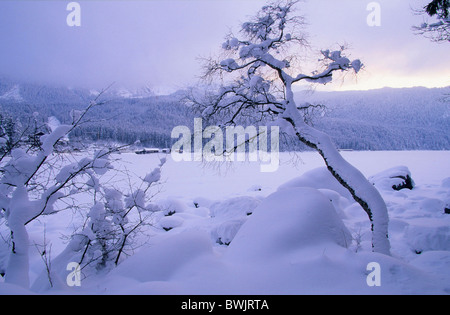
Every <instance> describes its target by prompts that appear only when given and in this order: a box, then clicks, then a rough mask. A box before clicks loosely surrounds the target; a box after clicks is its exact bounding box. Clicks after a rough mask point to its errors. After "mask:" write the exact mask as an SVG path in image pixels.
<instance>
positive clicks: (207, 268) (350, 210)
mask: <svg viewBox="0 0 450 315" xmlns="http://www.w3.org/2000/svg"><path fill="white" fill-rule="evenodd" d="M342 154H343V156H344V157H345V158H346V159H347V160H348V161H349V162H351V163H352V164H353V165H355V166H356V167H357V168H358V169H360V170H361V171H362V172H363V174H364V175H366V176H367V177H370V176H372V175H375V174H378V173H380V172H383V171H385V170H387V169H390V168H393V167H397V166H406V167H407V168H408V169H409V171H410V172H411V175H412V178H413V180H414V182H415V185H416V186H415V187H414V189H412V190H409V189H403V190H400V191H394V190H392V189H390V187H389V185H387V187H386V185H384V184H385V183H383V181H380V182H379V186H377V187H378V188H379V189H380V191H381V193H382V195H383V197H384V199H385V201H386V203H387V206H388V209H389V216H390V229H389V233H390V235H389V236H390V241H391V247H392V256H391V257H388V256H384V255H381V254H376V253H372V251H371V232H370V223H369V220H368V217H367V215H366V214H365V213H364V212H363V210H362V209H361V208H360V206H359V205H357V204H356V203H355V202H354V201H353V200H351V199H350V198H348V196H347V193H346V191H343V190H342V189H341V187H340V186H339V185H336V182H334V179H333V178H331V177H330V175H329V174H328V172H327V171H326V170H325V169H323V161H322V160H321V158H320V157H319V155H318V154H316V153H314V152H306V153H296V154H290V153H282V154H281V160H282V162H281V165H280V168H279V169H278V171H276V172H273V173H262V172H260V168H259V165H258V164H257V163H233V164H231V165H222V166H219V165H205V164H201V163H197V162H174V161H172V160H171V159H170V156H169V158H168V162H167V163H166V164H165V165H164V167H163V170H162V177H163V181H162V185H161V186H160V192H159V193H158V194H157V195H156V196H155V197H154V200H155V201H156V202H157V203H158V204H160V206H161V208H162V209H165V211H161V212H158V213H155V216H154V218H153V222H154V226H153V227H152V228H150V230H149V231H148V235H150V237H149V239H148V240H147V241H146V243H145V245H143V246H141V247H139V248H137V249H136V251H135V253H134V255H132V256H131V257H129V258H127V259H126V260H125V261H123V262H122V263H121V264H120V265H119V266H118V267H117V268H115V269H113V270H112V271H111V272H109V273H107V274H99V275H91V276H89V277H87V278H83V279H82V281H81V286H79V287H77V286H74V287H69V286H68V285H67V284H66V278H65V276H67V275H68V274H69V273H70V271H67V269H66V266H67V264H68V263H69V261H64V259H63V258H64V257H63V256H60V257H57V256H58V254H59V253H61V252H62V251H63V249H64V247H65V246H66V244H65V241H64V240H63V239H62V238H61V235H68V234H70V233H71V232H72V230H73V228H72V225H73V222H74V221H75V220H76V216H74V215H73V214H72V212H70V211H65V212H61V213H60V214H57V215H52V216H50V217H48V218H46V221H45V227H46V238H47V241H48V240H51V244H52V258H56V259H55V260H54V262H53V264H52V268H54V273H55V275H54V277H55V278H56V277H57V275H59V277H60V279H54V287H53V288H52V289H50V290H49V289H42V288H46V287H48V281H47V276H46V272H45V266H44V264H43V262H42V259H41V257H40V255H39V253H38V252H37V250H36V249H35V248H34V247H33V248H30V279H31V283H33V282H34V285H32V291H26V290H23V289H19V288H17V287H15V286H12V285H7V284H5V283H3V280H0V294H10V293H36V292H37V293H43V294H56V293H58V294H60V293H62V294H450V214H445V213H444V209H445V208H446V207H447V208H449V206H450V164H449V162H448V161H450V152H449V151H398V152H342ZM116 157H117V158H119V161H118V162H116V164H117V167H118V168H124V167H126V168H127V169H128V170H129V172H130V173H131V174H135V176H137V177H138V176H141V177H143V176H145V174H146V173H148V172H149V171H151V170H152V169H153V168H154V167H155V166H156V165H157V164H158V162H159V158H161V157H162V155H160V156H158V155H136V154H133V153H124V154H121V155H117V156H116ZM300 176H302V177H301V178H300V179H299V178H298V177H300ZM115 180H116V181H117V182H118V183H120V179H117V178H116V179H115ZM122 184H123V185H128V184H129V183H128V182H127V181H125V180H124V181H123V183H122ZM377 184H378V182H377ZM169 212H170V213H172V215H170V216H169V215H167V214H168V213H169ZM43 223H44V222H43V221H40V222H34V223H33V225H32V226H30V227H29V234H30V238H31V242H30V243H31V244H33V241H35V242H36V243H39V242H42V234H43V233H42V229H43V226H44V224H43ZM370 263H376V264H375V265H376V266H378V267H379V268H375V269H372V268H371V267H370V268H368V266H373V264H372V265H369V264H370ZM371 280H374V281H375V282H373V281H371ZM378 280H379V282H378ZM373 283H375V284H376V285H373V286H371V285H370V284H373Z"/></svg>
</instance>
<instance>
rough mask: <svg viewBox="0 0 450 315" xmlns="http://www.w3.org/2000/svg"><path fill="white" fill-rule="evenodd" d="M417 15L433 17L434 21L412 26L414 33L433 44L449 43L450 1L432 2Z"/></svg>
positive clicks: (434, 0) (437, 0) (436, 0)
mask: <svg viewBox="0 0 450 315" xmlns="http://www.w3.org/2000/svg"><path fill="white" fill-rule="evenodd" d="M418 13H419V14H421V15H429V16H430V17H434V18H435V19H436V21H434V22H431V23H430V22H428V21H427V22H423V23H422V24H421V25H419V26H414V27H413V29H414V30H415V31H416V33H418V34H421V35H424V36H426V37H428V38H430V39H431V40H432V41H435V42H444V41H450V0H433V1H431V2H430V3H428V4H427V5H426V6H425V7H424V8H423V9H422V10H419V11H418Z"/></svg>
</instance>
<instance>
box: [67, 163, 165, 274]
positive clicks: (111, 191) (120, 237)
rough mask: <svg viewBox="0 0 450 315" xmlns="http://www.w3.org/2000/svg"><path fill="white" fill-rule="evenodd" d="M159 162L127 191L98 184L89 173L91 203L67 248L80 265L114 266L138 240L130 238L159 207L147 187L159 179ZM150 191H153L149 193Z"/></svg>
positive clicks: (93, 174)
mask: <svg viewBox="0 0 450 315" xmlns="http://www.w3.org/2000/svg"><path fill="white" fill-rule="evenodd" d="M165 162H166V160H165V159H161V161H160V164H159V165H158V166H157V167H156V168H155V169H154V170H153V171H152V172H150V173H149V174H147V175H146V176H145V177H144V178H143V179H142V181H141V182H140V186H139V187H132V188H130V191H129V192H128V193H126V194H125V193H124V192H123V191H122V190H119V189H116V188H114V187H107V185H105V184H101V183H100V179H99V178H98V176H97V175H96V174H95V173H94V172H89V180H88V182H87V184H88V185H89V186H90V187H91V188H92V191H93V192H94V194H93V195H94V202H93V204H92V207H91V208H90V210H89V212H88V214H87V218H86V223H85V224H84V227H83V228H82V230H81V231H79V232H77V233H76V234H75V235H73V236H72V241H71V242H72V244H71V245H70V246H69V247H71V248H76V249H77V250H76V251H75V253H74V256H78V257H75V258H76V260H77V261H78V263H79V265H80V266H81V268H82V269H83V268H85V267H87V266H91V267H93V268H94V269H95V270H102V269H105V268H108V267H110V266H116V265H117V264H118V263H119V262H120V261H121V259H122V258H123V257H124V256H127V255H129V254H130V252H131V251H132V250H133V249H134V247H135V246H138V245H139V244H138V242H135V241H134V238H135V237H137V236H138V234H140V233H139V232H140V231H141V228H143V227H145V226H146V225H149V224H151V217H152V214H153V213H154V212H155V211H159V207H158V206H157V205H155V204H154V203H153V202H152V200H151V197H152V194H150V192H151V188H152V187H153V186H154V185H157V184H158V183H159V181H160V179H161V168H162V166H163V165H164V164H165ZM151 193H154V192H151Z"/></svg>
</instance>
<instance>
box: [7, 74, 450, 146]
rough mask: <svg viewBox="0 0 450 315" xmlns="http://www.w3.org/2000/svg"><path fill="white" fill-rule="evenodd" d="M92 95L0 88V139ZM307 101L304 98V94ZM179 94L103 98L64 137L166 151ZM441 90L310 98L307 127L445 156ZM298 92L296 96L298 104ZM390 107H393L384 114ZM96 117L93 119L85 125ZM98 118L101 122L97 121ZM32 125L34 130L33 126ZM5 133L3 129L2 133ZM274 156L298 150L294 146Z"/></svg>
mask: <svg viewBox="0 0 450 315" xmlns="http://www.w3.org/2000/svg"><path fill="white" fill-rule="evenodd" d="M92 93H94V92H93V91H87V90H81V89H69V88H56V87H50V86H45V85H41V86H39V85H33V84H23V83H22V84H18V83H14V82H11V81H8V80H5V79H2V80H0V114H2V118H1V122H0V123H1V124H2V127H3V128H4V131H3V132H6V131H8V130H9V131H8V132H10V133H11V132H14V130H15V132H16V136H17V135H18V134H19V132H20V129H21V128H23V126H25V125H29V123H30V119H31V118H32V117H33V114H34V113H39V117H38V118H40V119H41V120H46V119H47V117H50V116H55V117H57V118H58V119H59V120H61V121H62V122H64V121H65V120H66V119H67V117H68V115H67V114H68V113H69V112H70V110H72V109H73V108H83V106H84V104H86V103H87V102H88V101H89V100H90V99H91V98H92V97H93V94H92ZM307 93H309V92H307ZM181 94H182V93H181V91H180V92H179V93H176V94H174V95H170V96H155V95H153V96H151V95H146V96H145V97H143V96H138V97H130V95H127V97H124V96H123V95H124V94H123V91H122V94H120V95H118V93H115V92H114V93H113V92H111V93H109V94H108V93H106V96H105V97H104V98H105V99H106V100H108V101H109V102H108V103H107V104H105V106H103V107H100V108H97V109H95V111H93V112H92V114H91V120H92V122H90V123H86V124H83V125H82V126H79V129H78V130H76V131H75V132H74V133H73V134H72V135H71V136H72V137H77V138H79V139H83V140H90V141H97V140H104V141H116V142H119V143H127V144H130V143H134V142H135V141H137V140H140V142H141V144H142V145H144V146H151V147H161V148H164V147H169V146H170V144H171V143H173V141H174V140H173V139H171V138H170V133H171V131H172V129H173V128H174V127H175V126H179V125H181V126H188V127H190V128H193V122H194V116H195V115H194V114H193V113H191V112H190V111H189V109H188V108H186V107H185V106H184V105H182V104H181V102H180V98H181V97H180V96H181ZM449 94H450V89H449V88H442V89H426V88H420V87H418V88H405V89H388V88H386V89H380V90H372V91H351V92H314V93H312V94H307V98H308V100H309V101H311V102H317V103H321V104H324V105H326V109H325V110H324V112H323V113H319V114H324V116H323V117H319V118H320V119H316V120H313V122H314V123H315V126H316V127H317V128H318V129H320V130H323V131H325V132H326V133H328V134H329V135H331V137H332V139H333V140H334V142H335V143H336V145H337V147H339V148H343V149H353V150H449V149H450V138H449V135H448V132H447V131H448V129H449V127H450V120H449V118H450V99H449V96H448V95H449ZM304 95H305V92H298V93H296V97H298V98H299V99H300V98H302V99H304ZM393 104H394V106H392V105H393ZM93 117H97V118H93ZM98 117H101V118H98ZM33 123H34V122H33ZM8 128H9V129H8ZM281 149H282V150H297V149H304V147H302V146H299V145H298V144H297V143H296V142H295V141H292V142H287V143H285V144H281Z"/></svg>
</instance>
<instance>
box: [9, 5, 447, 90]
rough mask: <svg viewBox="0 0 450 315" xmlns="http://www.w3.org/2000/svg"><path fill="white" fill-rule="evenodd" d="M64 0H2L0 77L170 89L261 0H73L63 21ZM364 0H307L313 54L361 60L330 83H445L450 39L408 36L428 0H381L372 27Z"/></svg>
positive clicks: (194, 72)
mask: <svg viewBox="0 0 450 315" xmlns="http://www.w3.org/2000/svg"><path fill="white" fill-rule="evenodd" d="M69 2H70V1H56V0H54V1H36V0H34V1H23V0H19V1H17V0H16V1H4V0H2V1H0V75H3V76H8V77H12V78H19V79H27V80H30V81H37V82H45V83H58V84H64V85H69V86H73V87H76V86H80V87H86V88H92V89H100V88H102V87H106V86H108V85H109V84H110V83H112V82H116V83H115V84H116V86H124V87H129V88H131V87H139V86H144V85H145V86H150V87H152V88H153V89H154V90H156V91H164V90H167V89H177V88H181V87H184V86H186V85H189V84H191V83H193V82H195V80H196V78H197V76H199V75H200V74H201V68H200V61H199V60H198V57H202V56H209V55H210V54H214V53H216V52H218V51H219V49H220V47H221V44H222V42H223V38H224V36H225V35H226V33H227V32H228V31H229V30H230V29H232V30H235V31H236V30H238V27H239V25H240V23H241V22H244V21H245V20H246V17H248V16H249V15H252V14H254V13H255V12H256V11H257V10H258V9H259V8H260V7H261V6H262V5H263V4H264V3H265V1H262V0H177V1H172V0H140V1H117V0H115V1H106V0H103V1H77V2H78V3H79V4H80V7H81V26H80V27H77V26H74V27H69V26H68V25H67V23H66V18H67V15H68V14H69V13H70V12H69V11H67V10H66V6H67V4H68V3H69ZM370 2H374V1H369V0H307V1H305V3H302V4H300V5H299V11H298V13H299V14H301V15H304V16H305V17H306V19H307V21H308V26H307V29H306V30H307V32H308V34H309V40H310V44H311V53H314V52H317V51H318V50H320V49H325V48H328V47H334V48H335V47H336V45H337V44H342V43H347V44H348V45H349V47H350V50H349V52H350V54H351V56H352V57H354V58H360V59H362V61H363V63H364V64H365V65H366V68H365V71H364V72H363V73H361V74H360V75H359V76H358V77H357V79H355V78H354V77H349V78H346V80H345V81H344V83H343V82H342V81H341V80H338V81H337V82H336V83H334V84H333V85H331V86H329V87H327V88H328V89H370V88H381V87H384V86H390V87H410V86H427V87H442V86H449V85H450V53H449V52H450V43H448V42H447V43H441V44H437V43H433V42H431V41H429V40H428V39H426V38H424V37H422V36H418V35H414V34H413V31H412V30H411V27H412V26H413V25H418V24H420V23H422V22H423V21H424V18H423V17H421V16H415V15H414V13H413V11H412V9H413V8H421V7H423V6H424V5H425V4H426V3H427V2H429V1H427V0H379V1H375V2H377V3H379V4H380V8H381V11H380V17H381V20H380V22H381V25H380V26H373V27H370V26H369V25H368V24H367V16H368V15H369V14H370V13H371V12H370V11H368V10H367V5H368V4H369V3H370Z"/></svg>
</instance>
